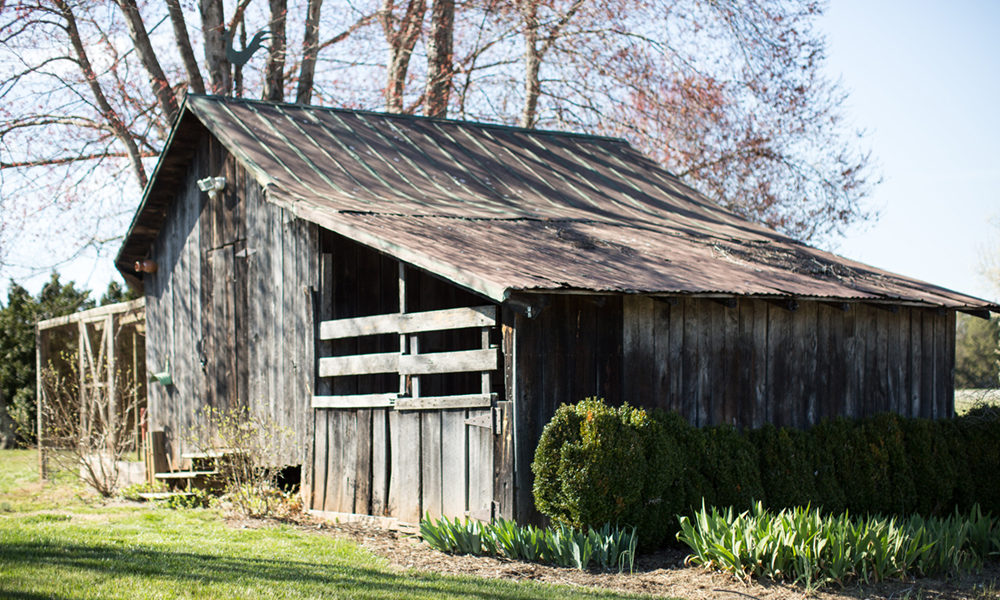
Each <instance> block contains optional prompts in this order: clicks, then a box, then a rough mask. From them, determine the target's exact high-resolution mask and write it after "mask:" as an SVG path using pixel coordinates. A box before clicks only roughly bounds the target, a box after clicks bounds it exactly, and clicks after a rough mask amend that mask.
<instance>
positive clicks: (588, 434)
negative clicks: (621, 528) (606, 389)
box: [531, 398, 679, 543]
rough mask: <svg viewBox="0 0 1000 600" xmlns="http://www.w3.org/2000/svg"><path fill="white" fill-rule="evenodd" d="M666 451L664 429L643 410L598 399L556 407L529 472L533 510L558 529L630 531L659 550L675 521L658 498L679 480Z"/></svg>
mask: <svg viewBox="0 0 1000 600" xmlns="http://www.w3.org/2000/svg"><path fill="white" fill-rule="evenodd" d="M664 448H665V442H664V438H663V432H662V427H661V426H660V424H659V423H658V422H657V421H655V420H653V419H652V418H651V417H650V416H649V415H648V414H647V413H646V412H645V411H644V410H642V409H636V408H633V407H631V406H629V405H627V404H626V405H623V406H621V407H617V408H615V407H610V406H608V405H607V404H605V403H604V402H603V401H602V400H599V399H596V398H588V399H586V400H584V401H583V402H580V403H579V404H576V405H574V406H568V405H564V406H561V407H559V409H558V410H557V411H556V414H555V416H554V417H553V418H552V421H551V422H550V423H549V424H548V425H547V426H546V428H545V430H544V431H543V432H542V437H541V440H540V441H539V444H538V448H537V450H536V452H535V460H534V462H533V463H532V465H531V468H532V471H534V473H535V486H534V493H535V502H536V504H537V505H538V508H539V510H540V511H541V512H543V513H544V514H546V515H548V516H549V517H550V518H552V520H553V521H554V522H556V523H557V524H560V525H566V526H569V527H572V528H574V529H582V528H584V527H595V526H598V525H599V524H603V523H616V524H621V525H635V526H638V527H639V531H640V532H642V534H643V535H644V540H643V541H644V543H657V542H659V541H660V540H661V539H662V538H663V537H664V535H665V533H666V532H665V531H663V529H662V528H663V527H664V525H665V524H666V523H668V522H669V521H670V520H671V518H672V515H673V514H676V506H674V505H673V504H671V503H669V502H664V495H663V492H664V491H665V490H666V489H667V488H668V487H669V485H670V484H672V483H673V481H674V480H675V479H677V477H678V475H679V473H678V472H677V471H678V468H677V465H678V464H679V463H678V462H677V461H675V460H673V459H672V457H671V456H670V455H669V453H666V452H664Z"/></svg>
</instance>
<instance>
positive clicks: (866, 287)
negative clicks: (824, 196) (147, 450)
mask: <svg viewBox="0 0 1000 600" xmlns="http://www.w3.org/2000/svg"><path fill="white" fill-rule="evenodd" d="M117 266H118V268H119V270H120V271H121V272H122V273H123V274H124V275H125V276H126V278H127V279H128V280H129V282H130V283H131V284H132V285H134V286H136V287H138V288H140V289H142V290H143V291H144V294H145V298H146V310H147V339H146V348H147V369H148V370H149V372H162V371H163V370H164V369H168V370H169V373H170V379H172V382H173V383H172V385H168V386H163V385H151V386H150V390H149V397H148V404H149V422H150V427H151V429H162V430H164V431H165V432H166V437H167V443H168V445H169V452H170V453H171V454H172V455H173V457H174V459H175V460H177V459H179V458H180V455H181V454H182V453H183V452H184V450H185V448H184V443H185V442H184V434H185V432H186V431H187V430H188V429H189V428H190V427H191V426H192V424H193V419H194V418H195V415H196V413H197V412H198V410H199V408H201V407H203V406H213V407H219V408H225V407H239V406H245V407H249V408H250V409H251V410H253V411H257V412H259V413H261V414H264V415H268V416H270V417H271V418H273V419H274V420H275V421H276V422H278V423H279V424H281V425H283V426H284V427H287V428H289V429H290V430H292V431H293V432H294V436H295V444H294V446H293V447H292V448H290V449H289V450H288V451H286V452H285V453H284V455H282V456H277V457H274V459H275V460H276V461H279V462H281V463H282V464H287V465H301V466H302V472H303V493H304V494H305V496H306V501H307V504H308V506H309V507H310V508H311V509H313V510H316V511H323V512H325V513H329V514H355V515H373V516H376V517H381V518H387V519H391V520H394V521H397V522H402V523H415V522H416V521H417V520H418V518H419V516H420V515H421V514H423V513H424V512H428V513H430V514H431V515H438V514H445V515H465V514H468V515H471V516H473V517H476V518H482V519H488V518H490V517H491V516H496V515H502V516H505V517H516V518H518V519H520V520H531V519H533V518H535V514H536V513H534V506H533V501H532V498H531V471H530V467H529V465H530V462H531V459H532V456H533V452H534V447H535V444H536V442H537V439H538V436H539V435H540V432H541V429H542V427H543V426H544V425H545V423H546V422H547V421H548V420H549V418H550V416H551V415H552V414H553V411H554V410H555V408H556V407H557V406H558V405H559V404H560V403H564V402H574V401H577V400H580V399H582V398H584V397H587V396H603V397H605V398H607V399H608V400H610V401H612V402H622V401H628V402H630V403H632V404H636V405H642V406H647V407H662V408H666V409H671V410H676V411H678V412H680V413H681V414H682V415H684V416H685V417H686V418H687V419H688V420H689V421H690V422H691V423H694V424H697V425H708V424H715V423H731V424H734V425H737V426H741V427H756V426H759V425H761V424H763V423H775V424H777V425H791V426H807V425H809V424H811V423H815V422H817V421H818V420H820V419H823V418H825V417H831V416H836V415H848V416H863V415H869V414H872V413H876V412H879V411H894V412H898V413H901V414H904V415H920V416H925V417H944V416H949V415H951V414H952V412H953V386H952V371H953V364H954V341H955V336H954V332H955V311H966V312H972V313H978V314H983V313H985V312H986V311H998V310H1000V307H997V306H995V305H992V304H989V303H987V302H985V301H982V300H979V299H976V298H972V297H969V296H965V295H962V294H958V293H955V292H952V291H949V290H946V289H942V288H940V287H936V286H933V285H930V284H927V283H922V282H919V281H914V280H911V279H908V278H906V277H902V276H899V275H894V274H892V273H888V272H885V271H881V270H879V269H876V268H873V267H870V266H867V265H863V264H859V263H856V262H852V261H849V260H846V259H844V258H841V257H839V256H836V255H833V254H830V253H827V252H822V251H820V250H816V249H814V248H810V247H808V246H805V245H803V244H800V243H797V242H795V241H794V240H792V239H789V238H787V237H785V236H782V235H780V234H778V233H776V232H774V231H772V230H769V229H767V228H765V227H762V226H760V225H756V224H753V223H750V222H748V221H746V220H744V219H742V218H740V217H738V216H736V215H734V214H732V213H729V212H727V211H725V210H722V209H720V208H719V207H718V206H716V205H714V204H713V203H712V202H710V201H708V200H707V199H706V198H704V197H703V196H701V195H699V194H698V193H697V192H696V191H694V190H693V189H691V188H690V187H688V186H686V185H685V184H684V183H683V182H681V181H680V180H679V179H678V178H677V177H675V176H673V175H671V174H670V173H668V172H667V171H665V170H664V169H662V168H661V167H660V166H658V165H657V164H656V163H655V162H653V161H652V160H650V159H648V158H646V157H644V156H642V155H641V154H639V153H638V152H636V151H635V150H634V149H633V148H631V147H630V146H629V145H628V144H627V143H626V142H625V141H623V140H620V139H613V138H605V137H595V136H587V135H577V134H571V133H557V132H547V131H536V130H525V129H518V128H511V127H504V126H498V125H486V124H479V123H466V122H458V121H447V120H435V119H427V118H419V117H412V116H402V115H386V114H378V113H370V112H361V111H349V110H336V109H328V108H318V107H309V106H294V105H286V104H274V103H265V102H257V101H249V100H240V99H231V98H219V97H211V96H195V95H189V96H188V98H187V101H186V103H185V106H184V108H183V110H182V111H181V116H180V117H179V119H178V121H177V122H176V123H175V125H174V128H173V131H172V133H171V136H170V139H169V142H168V144H167V147H166V149H165V151H164V152H163V155H162V156H161V158H160V161H159V164H158V165H157V167H156V171H155V173H154V175H153V177H152V178H151V180H150V183H149V185H148V186H147V188H146V190H145V193H144V196H143V199H142V203H141V205H140V207H139V209H138V212H137V214H136V215H135V218H134V220H133V222H132V224H131V226H130V228H129V231H128V234H127V236H126V238H125V242H124V244H123V246H122V248H121V250H120V252H119V254H118V257H117Z"/></svg>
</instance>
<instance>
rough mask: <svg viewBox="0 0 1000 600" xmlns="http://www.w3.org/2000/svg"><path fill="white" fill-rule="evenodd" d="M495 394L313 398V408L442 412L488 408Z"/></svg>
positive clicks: (373, 395)
mask: <svg viewBox="0 0 1000 600" xmlns="http://www.w3.org/2000/svg"><path fill="white" fill-rule="evenodd" d="M496 398H497V395H496V394H462V395H455V396H425V397H420V398H399V397H398V394H361V395H356V396H313V397H312V407H313V408H393V407H394V408H395V409H396V410H443V409H454V408H489V407H490V406H491V405H492V403H493V401H494V400H496Z"/></svg>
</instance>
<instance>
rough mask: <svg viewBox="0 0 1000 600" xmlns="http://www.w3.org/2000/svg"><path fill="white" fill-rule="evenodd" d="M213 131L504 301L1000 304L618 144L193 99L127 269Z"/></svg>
mask: <svg viewBox="0 0 1000 600" xmlns="http://www.w3.org/2000/svg"><path fill="white" fill-rule="evenodd" d="M204 129H207V130H208V131H209V132H210V133H211V134H212V135H214V136H215V137H217V138H218V139H219V140H220V141H221V143H222V144H223V145H224V146H225V147H226V148H227V149H228V150H229V151H230V152H231V153H232V154H234V155H235V156H236V158H237V159H238V160H240V161H241V163H242V164H243V165H244V167H245V168H246V169H247V170H248V171H249V172H250V173H251V174H252V175H253V176H254V177H255V178H256V180H257V181H258V182H259V183H260V184H261V185H262V186H264V188H265V190H266V197H267V199H268V200H269V201H271V202H274V203H276V204H279V205H282V206H284V207H286V208H288V209H289V210H291V211H292V212H294V213H295V214H296V215H298V216H299V217H301V218H304V219H307V220H309V221H312V222H315V223H317V224H319V225H321V226H323V227H326V228H327V229H330V230H333V231H335V232H338V233H341V234H343V235H346V236H348V237H351V238H353V239H355V240H357V241H359V242H361V243H363V244H366V245H368V246H371V247H374V248H377V249H379V250H381V251H384V252H386V253H389V254H391V255H394V256H396V257H398V258H400V259H402V260H404V261H406V262H409V263H412V264H414V265H416V266H418V267H421V268H424V269H426V270H428V271H431V272H434V273H437V274H438V275H440V276H442V277H445V278H447V279H449V280H451V281H454V282H455V283H458V284H460V285H462V286H464V287H467V288H469V289H471V290H474V291H476V292H479V293H481V294H483V295H485V296H487V297H490V298H492V299H494V300H497V301H502V300H504V299H506V298H507V297H508V296H509V295H510V294H511V293H512V292H515V291H566V290H569V291H584V292H633V293H663V294H716V293H718V294H738V295H754V296H776V297H781V296H793V297H805V298H829V299H841V300H844V299H854V300H865V301H889V302H907V303H919V304H927V305H931V306H941V307H947V308H956V309H976V310H982V309H988V310H995V311H1000V307H998V306H996V305H993V304H991V303H989V302H987V301H984V300H980V299H978V298H973V297H971V296H967V295H964V294H960V293H957V292H953V291H950V290H946V289H944V288H941V287H938V286H934V285H931V284H928V283H924V282H920V281H916V280H913V279H909V278H907V277H903V276H900V275H896V274H893V273H889V272H886V271H882V270H879V269H876V268H874V267H870V266H867V265H863V264H860V263H857V262H854V261H850V260H848V259H845V258H842V257H840V256H837V255H834V254H831V253H828V252H823V251H821V250H817V249H815V248H812V247H809V246H806V245H804V244H801V243H799V242H796V241H795V240H792V239H790V238H788V237H786V236H783V235H781V234H779V233H777V232H775V231H773V230H770V229H768V228H766V227H764V226H762V225H758V224H755V223H751V222H749V221H747V220H745V219H743V218H741V217H739V216H737V215H735V214H733V213H731V212H728V211H726V210H723V209H722V208H720V207H718V206H717V205H715V204H714V203H712V202H711V201H710V200H708V199H707V198H705V197H704V196H702V195H701V194H699V193H698V192H697V191H695V190H694V189H692V188H690V187H689V186H687V185H685V184H684V183H683V182H681V181H680V180H679V179H678V178H677V177H675V176H673V175H672V174H670V173H669V172H667V171H666V170H664V169H663V168H661V167H660V166H659V165H657V164H656V163H655V162H654V161H652V160H650V159H648V158H646V157H645V156H643V155H641V154H640V153H638V152H637V151H636V150H635V149H633V148H632V147H631V146H629V145H628V143H627V142H625V141H624V140H620V139H615V138H607V137H597V136H588V135H579V134H572V133H562V132H551V131H538V130H527V129H520V128H514V127H505V126H500V125H489V124H482V123H468V122H461V121H451V120H441V119H428V118H423V117H413V116H404V115H388V114H381V113H371V112H363V111H351V110H340V109H331V108H320V107H312V106H296V105H288V104H276V103H268V102H259V101H250V100H242V99H232V98H220V97H213V96H198V95H189V96H188V98H187V101H186V103H185V107H184V110H183V111H182V115H181V117H180V119H179V120H178V123H177V124H176V125H175V127H174V131H173V133H172V134H171V141H170V142H168V148H167V149H166V151H165V152H164V154H163V156H162V157H161V159H160V163H159V164H158V166H157V172H156V173H154V176H153V178H151V181H150V184H149V186H148V187H147V189H146V193H145V196H144V199H143V203H142V205H141V206H140V209H139V212H138V213H137V215H136V218H135V219H134V221H133V223H132V226H131V228H130V230H129V234H128V236H127V237H126V240H125V243H124V245H123V246H122V249H121V251H120V252H119V256H118V260H117V264H118V268H119V269H120V270H122V271H123V273H126V274H131V273H130V271H131V264H132V261H134V260H135V259H136V258H141V257H142V256H143V255H144V254H145V252H146V249H147V248H148V247H149V246H150V244H151V243H152V240H153V239H155V235H156V232H157V230H158V228H159V222H160V221H162V218H163V217H162V215H165V214H166V213H165V209H164V206H163V205H164V203H165V202H169V199H170V198H171V197H172V196H171V192H172V191H173V190H170V189H166V188H169V187H170V183H171V182H175V181H176V180H177V178H178V177H179V176H180V173H181V172H182V171H183V170H184V169H186V167H187V162H186V161H189V160H190V155H191V154H190V152H187V153H183V152H180V151H177V152H175V151H174V147H175V146H178V147H179V146H182V145H183V144H182V143H180V142H177V140H183V139H187V140H190V139H192V138H193V137H195V136H197V135H200V134H201V133H203V131H204ZM161 180H162V181H161ZM158 217H159V220H157V218H158Z"/></svg>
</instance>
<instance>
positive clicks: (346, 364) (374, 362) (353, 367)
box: [319, 352, 400, 377]
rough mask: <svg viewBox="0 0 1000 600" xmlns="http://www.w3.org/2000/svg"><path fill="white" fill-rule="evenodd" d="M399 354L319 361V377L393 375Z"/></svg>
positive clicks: (358, 355) (362, 355) (345, 357)
mask: <svg viewBox="0 0 1000 600" xmlns="http://www.w3.org/2000/svg"><path fill="white" fill-rule="evenodd" d="M399 358H400V356H399V354H398V353H396V352H385V353H381V354H354V355H351V356H333V357H327V358H321V359H319V376H320V377H340V376H343V375H373V374H375V373H395V372H396V368H397V365H398V364H399Z"/></svg>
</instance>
